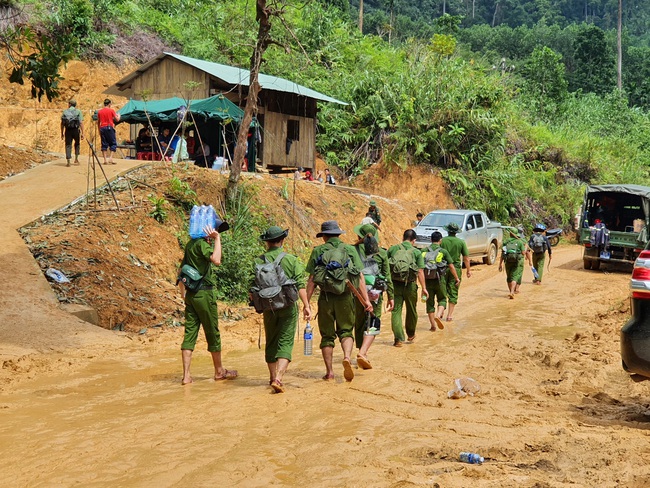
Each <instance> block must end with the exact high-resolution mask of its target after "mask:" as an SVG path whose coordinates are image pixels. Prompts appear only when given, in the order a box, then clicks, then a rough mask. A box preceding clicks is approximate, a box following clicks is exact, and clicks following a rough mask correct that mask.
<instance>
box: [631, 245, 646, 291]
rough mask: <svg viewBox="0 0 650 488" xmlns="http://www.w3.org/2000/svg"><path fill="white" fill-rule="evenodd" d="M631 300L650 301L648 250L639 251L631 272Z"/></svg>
mask: <svg viewBox="0 0 650 488" xmlns="http://www.w3.org/2000/svg"><path fill="white" fill-rule="evenodd" d="M630 288H631V289H632V298H641V299H648V300H650V250H648V251H641V254H639V257H638V258H637V259H636V261H635V262H634V270H633V271H632V281H631V282H630Z"/></svg>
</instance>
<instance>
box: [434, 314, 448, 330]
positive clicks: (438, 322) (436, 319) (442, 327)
mask: <svg viewBox="0 0 650 488" xmlns="http://www.w3.org/2000/svg"><path fill="white" fill-rule="evenodd" d="M433 320H434V322H435V323H436V325H437V326H438V328H439V329H440V330H442V329H444V328H445V324H443V323H442V320H440V319H439V318H438V317H434V318H433Z"/></svg>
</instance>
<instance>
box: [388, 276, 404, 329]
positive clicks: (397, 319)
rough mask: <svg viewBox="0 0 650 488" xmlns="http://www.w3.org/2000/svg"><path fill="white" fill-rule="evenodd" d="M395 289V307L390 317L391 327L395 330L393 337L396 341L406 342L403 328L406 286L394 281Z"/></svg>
mask: <svg viewBox="0 0 650 488" xmlns="http://www.w3.org/2000/svg"><path fill="white" fill-rule="evenodd" d="M393 286H394V287H395V298H394V300H395V306H394V307H393V311H392V312H391V315H390V325H391V327H392V329H393V336H395V340H396V341H402V342H403V341H404V340H405V337H404V327H403V326H402V306H403V305H404V288H405V287H406V285H405V284H404V283H402V282H401V281H393Z"/></svg>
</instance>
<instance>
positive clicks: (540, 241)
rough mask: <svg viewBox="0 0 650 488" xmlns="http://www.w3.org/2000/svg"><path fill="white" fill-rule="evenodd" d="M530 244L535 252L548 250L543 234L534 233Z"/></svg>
mask: <svg viewBox="0 0 650 488" xmlns="http://www.w3.org/2000/svg"><path fill="white" fill-rule="evenodd" d="M528 245H529V246H530V248H531V249H532V250H533V252H544V251H546V239H544V236H543V235H542V234H533V235H532V236H530V241H529V242H528Z"/></svg>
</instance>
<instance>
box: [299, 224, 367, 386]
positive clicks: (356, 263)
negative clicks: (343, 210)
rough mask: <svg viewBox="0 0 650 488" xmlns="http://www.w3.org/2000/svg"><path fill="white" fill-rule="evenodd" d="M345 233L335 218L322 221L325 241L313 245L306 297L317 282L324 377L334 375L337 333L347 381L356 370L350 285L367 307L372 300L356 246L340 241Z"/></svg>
mask: <svg viewBox="0 0 650 488" xmlns="http://www.w3.org/2000/svg"><path fill="white" fill-rule="evenodd" d="M343 233H344V231H343V230H341V228H340V227H339V224H338V223H337V222H336V221H335V220H328V221H326V222H323V223H322V225H321V230H320V232H319V233H318V234H316V237H321V238H322V239H323V241H324V244H321V245H319V246H316V247H315V248H314V250H313V251H312V252H311V256H310V257H309V262H308V263H307V273H309V280H308V282H307V300H310V299H311V297H312V295H313V294H314V291H315V289H316V286H318V287H319V288H320V296H319V297H318V329H319V330H320V335H321V342H320V349H321V351H322V353H323V361H324V362H325V370H326V371H325V376H323V379H324V380H331V379H334V369H333V367H332V360H333V355H334V344H335V341H336V338H337V337H338V338H339V341H340V342H341V348H342V349H343V377H344V378H345V379H346V381H352V379H353V378H354V371H353V370H352V363H351V362H350V355H351V354H352V348H353V347H354V339H353V335H354V320H355V303H354V300H356V297H355V296H354V295H353V294H352V292H351V291H350V289H349V287H350V286H354V287H356V288H358V291H359V292H360V294H361V297H362V299H363V302H364V303H363V305H364V309H365V310H366V311H368V312H370V311H372V304H371V303H370V300H368V293H367V290H366V283H365V278H363V274H362V273H361V270H362V269H363V263H362V262H361V260H360V259H359V255H358V254H357V251H356V250H355V249H354V247H353V246H351V245H349V244H345V243H343V242H342V241H341V239H340V238H339V236H340V235H341V234H343Z"/></svg>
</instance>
